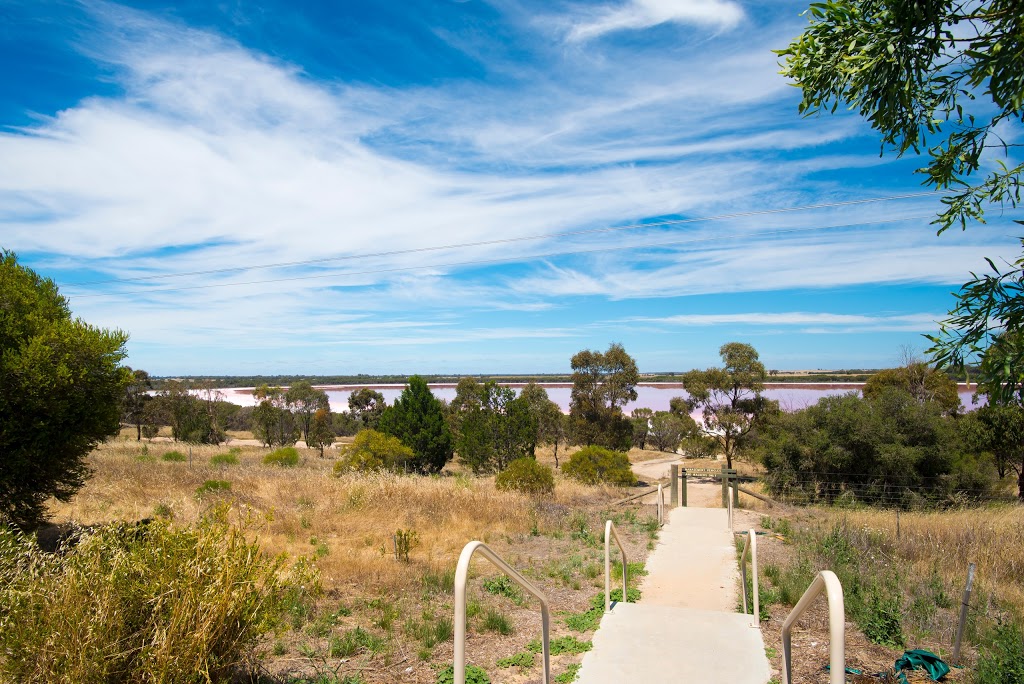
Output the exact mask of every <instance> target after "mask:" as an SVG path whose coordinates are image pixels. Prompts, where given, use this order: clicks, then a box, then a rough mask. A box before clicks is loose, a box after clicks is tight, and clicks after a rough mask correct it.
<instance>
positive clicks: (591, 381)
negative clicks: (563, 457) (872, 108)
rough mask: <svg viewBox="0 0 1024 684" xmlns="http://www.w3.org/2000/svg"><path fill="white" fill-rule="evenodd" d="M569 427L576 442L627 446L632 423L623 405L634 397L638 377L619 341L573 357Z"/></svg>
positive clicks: (632, 360) (628, 445)
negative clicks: (600, 350)
mask: <svg viewBox="0 0 1024 684" xmlns="http://www.w3.org/2000/svg"><path fill="white" fill-rule="evenodd" d="M571 364H572V370H573V374H572V395H571V399H570V404H569V416H570V421H569V430H570V433H571V435H572V441H573V442H575V443H576V444H593V445H599V446H604V447H606V448H609V449H628V448H629V447H630V445H631V444H632V443H633V424H632V423H631V422H630V420H629V419H628V418H626V417H625V416H624V415H622V408H623V407H624V406H625V405H626V404H627V403H629V402H630V401H634V400H635V399H636V397H637V393H636V384H637V382H638V381H639V380H640V373H639V371H638V370H637V365H636V361H635V360H634V359H633V357H632V356H630V355H629V354H627V353H626V350H625V349H624V348H623V347H622V345H621V344H618V343H613V344H611V345H609V346H608V351H606V352H604V353H601V352H598V351H591V350H589V349H585V350H583V351H581V352H579V353H577V354H576V355H574V356H573V357H572V360H571Z"/></svg>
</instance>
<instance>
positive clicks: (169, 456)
mask: <svg viewBox="0 0 1024 684" xmlns="http://www.w3.org/2000/svg"><path fill="white" fill-rule="evenodd" d="M160 459H161V460H163V461H171V462H172V463H182V462H184V461H187V460H188V456H186V455H185V454H183V453H181V452H180V451H168V452H167V453H165V454H164V455H163V456H161V457H160Z"/></svg>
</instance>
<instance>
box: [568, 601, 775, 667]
mask: <svg viewBox="0 0 1024 684" xmlns="http://www.w3.org/2000/svg"><path fill="white" fill-rule="evenodd" d="M770 678H771V668H770V666H769V664H768V659H767V658H766V657H765V653H764V640H763V639H762V637H761V630H760V629H759V628H758V627H756V626H755V625H754V623H753V617H752V616H750V615H742V614H740V613H726V612H721V611H715V610H700V609H696V608H673V607H669V606H658V605H647V604H643V603H618V604H615V605H614V606H613V608H612V610H611V612H609V613H606V614H605V615H604V617H603V618H602V620H601V626H600V627H599V628H598V630H597V632H596V633H595V634H594V648H593V650H592V651H590V652H588V653H587V654H586V655H584V656H583V665H582V667H581V668H580V672H579V677H578V679H577V681H578V682H581V683H582V684H612V683H613V682H614V683H616V684H622V683H630V682H656V681H673V682H700V683H702V684H714V683H718V682H721V683H722V684H726V683H728V684H765V682H767V681H768V680H769V679H770Z"/></svg>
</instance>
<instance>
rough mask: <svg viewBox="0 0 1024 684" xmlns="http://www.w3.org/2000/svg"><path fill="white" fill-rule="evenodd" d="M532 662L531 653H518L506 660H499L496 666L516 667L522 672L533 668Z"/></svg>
mask: <svg viewBox="0 0 1024 684" xmlns="http://www.w3.org/2000/svg"><path fill="white" fill-rule="evenodd" d="M533 660H534V656H533V654H532V653H530V652H529V651H520V652H519V653H516V654H515V655H513V656H509V657H508V658H499V659H498V663H497V665H498V667H501V668H508V667H518V668H522V669H524V670H529V669H530V668H531V667H533Z"/></svg>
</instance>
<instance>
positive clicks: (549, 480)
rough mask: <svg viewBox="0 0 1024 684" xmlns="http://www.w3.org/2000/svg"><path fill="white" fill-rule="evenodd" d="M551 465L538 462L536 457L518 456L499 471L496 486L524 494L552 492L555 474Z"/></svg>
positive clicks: (495, 481) (495, 480)
mask: <svg viewBox="0 0 1024 684" xmlns="http://www.w3.org/2000/svg"><path fill="white" fill-rule="evenodd" d="M552 472H553V471H552V470H551V466H546V465H544V464H543V463H538V462H537V459H535V458H529V457H525V458H517V459H516V460H514V461H512V462H511V463H509V464H508V467H507V468H505V470H503V471H501V472H500V473H498V476H497V477H496V478H495V479H494V486H495V487H497V488H498V489H502V490H514V491H517V492H523V493H524V494H550V493H551V492H553V491H555V476H554V475H553V474H552Z"/></svg>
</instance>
